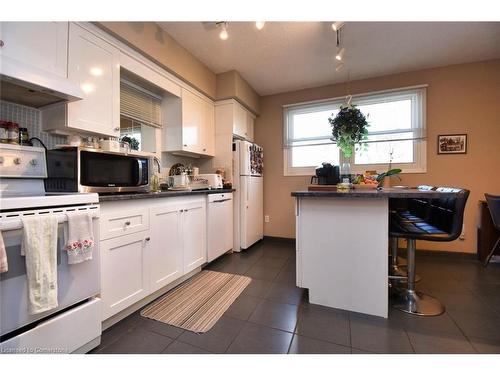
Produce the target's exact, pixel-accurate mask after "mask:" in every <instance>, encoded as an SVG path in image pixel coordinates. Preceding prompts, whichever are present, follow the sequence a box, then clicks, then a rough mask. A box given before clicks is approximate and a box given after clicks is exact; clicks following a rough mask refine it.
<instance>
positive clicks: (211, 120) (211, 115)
mask: <svg viewBox="0 0 500 375" xmlns="http://www.w3.org/2000/svg"><path fill="white" fill-rule="evenodd" d="M203 106H204V113H205V121H204V124H203V129H202V134H203V138H202V140H203V141H202V153H203V154H204V155H208V156H214V155H215V107H214V105H213V104H211V103H209V102H204V103H203Z"/></svg>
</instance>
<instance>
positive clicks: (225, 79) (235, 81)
mask: <svg viewBox="0 0 500 375" xmlns="http://www.w3.org/2000/svg"><path fill="white" fill-rule="evenodd" d="M230 98H234V99H236V100H238V101H239V102H240V103H241V104H243V105H244V106H245V107H247V108H248V109H249V110H250V111H252V112H253V113H254V114H256V115H257V114H258V113H259V95H258V94H257V93H256V92H255V90H254V89H253V88H252V86H250V85H249V84H248V82H247V81H245V80H244V79H243V77H242V76H241V75H240V74H239V73H238V72H237V71H236V70H230V71H228V72H225V73H220V74H217V90H216V99H217V100H221V99H230Z"/></svg>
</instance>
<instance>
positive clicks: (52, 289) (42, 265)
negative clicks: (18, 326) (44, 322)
mask: <svg viewBox="0 0 500 375" xmlns="http://www.w3.org/2000/svg"><path fill="white" fill-rule="evenodd" d="M21 220H22V222H23V241H22V245H21V255H23V256H25V257H26V260H25V261H26V277H27V279H28V312H29V313H30V314H39V313H41V312H44V311H47V310H51V309H54V308H56V307H57V306H58V304H57V218H56V217H54V216H49V215H46V216H45V215H40V216H32V217H23V218H22V219H21Z"/></svg>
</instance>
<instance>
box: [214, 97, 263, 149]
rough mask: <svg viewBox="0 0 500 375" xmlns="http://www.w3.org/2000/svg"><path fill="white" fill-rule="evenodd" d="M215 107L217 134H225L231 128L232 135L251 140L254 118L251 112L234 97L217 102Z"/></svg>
mask: <svg viewBox="0 0 500 375" xmlns="http://www.w3.org/2000/svg"><path fill="white" fill-rule="evenodd" d="M216 107H217V111H216V116H215V117H216V119H215V122H216V128H217V134H222V133H224V134H225V133H227V129H232V134H233V135H235V136H237V137H238V138H242V139H246V140H247V141H250V142H253V139H254V120H255V116H254V114H253V113H251V112H250V111H248V110H247V109H246V108H245V107H243V106H242V105H241V104H240V103H238V102H237V101H236V100H234V99H229V100H222V101H220V102H217V103H216Z"/></svg>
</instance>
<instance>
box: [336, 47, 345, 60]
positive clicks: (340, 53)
mask: <svg viewBox="0 0 500 375" xmlns="http://www.w3.org/2000/svg"><path fill="white" fill-rule="evenodd" d="M344 54H345V48H344V47H342V48H340V49H338V51H337V54H336V55H335V59H336V60H337V61H342V59H343V58H344Z"/></svg>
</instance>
